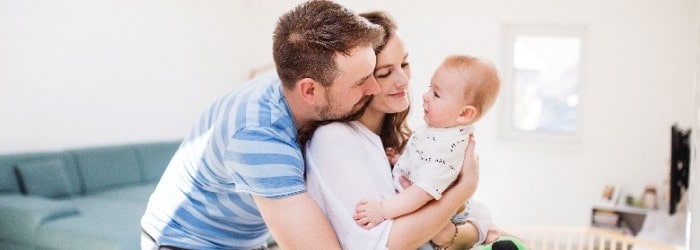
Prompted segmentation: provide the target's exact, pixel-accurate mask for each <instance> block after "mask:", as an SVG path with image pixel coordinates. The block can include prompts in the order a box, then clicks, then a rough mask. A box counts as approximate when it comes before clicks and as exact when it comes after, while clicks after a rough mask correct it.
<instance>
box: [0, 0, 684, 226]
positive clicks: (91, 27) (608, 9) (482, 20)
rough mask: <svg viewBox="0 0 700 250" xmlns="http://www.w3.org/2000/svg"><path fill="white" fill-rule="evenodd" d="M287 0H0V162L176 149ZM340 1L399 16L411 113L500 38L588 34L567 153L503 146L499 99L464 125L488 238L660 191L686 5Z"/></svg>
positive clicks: (678, 83)
mask: <svg viewBox="0 0 700 250" xmlns="http://www.w3.org/2000/svg"><path fill="white" fill-rule="evenodd" d="M298 2H300V1H290V2H279V1H274V2H273V1H252V0H238V1H223V0H222V1H207V2H201V3H200V2H198V1H184V0H179V1H133V0H132V1H87V0H84V1H81V0H70V1H60V2H59V1H38V0H30V1H11V0H0V117H2V120H1V121H0V152H18V151H29V150H49V149H56V148H69V147H78V146H88V145H98V144H112V143H124V142H134V141H149V140H162V139H174V138H180V137H182V136H183V135H184V134H186V133H187V132H188V131H189V128H190V127H191V126H192V124H193V123H194V121H195V120H196V119H197V118H198V116H199V114H200V112H201V111H203V110H204V109H205V107H206V106H207V105H209V103H211V102H212V101H214V99H216V98H217V97H219V96H221V95H223V94H224V93H225V92H226V91H228V90H229V89H233V88H235V87H236V86H237V85H238V84H240V83H242V82H243V80H244V79H245V78H246V77H247V74H248V72H249V70H251V69H253V68H255V67H259V66H261V65H265V64H266V63H269V62H270V61H271V52H270V48H271V34H272V30H273V27H274V24H275V22H276V18H277V17H278V16H279V15H280V14H281V13H283V12H284V11H286V10H288V9H290V8H291V7H292V6H294V5H295V4H296V3H298ZM340 2H341V3H342V4H345V5H346V6H348V7H350V8H351V9H354V10H357V11H366V10H374V9H387V10H389V11H390V12H391V13H392V14H393V15H394V17H395V18H396V19H397V21H398V23H399V26H400V32H401V34H402V35H403V36H404V38H405V40H406V42H407V43H408V46H409V49H410V59H411V63H412V65H413V66H412V67H413V83H412V84H413V86H412V91H413V94H414V95H415V96H416V97H415V98H414V103H419V102H420V99H419V98H417V96H418V95H419V94H420V93H422V92H423V91H424V90H425V88H426V86H425V85H426V84H425V83H426V82H427V81H428V80H429V78H430V75H431V74H432V71H433V69H434V68H435V67H436V66H437V64H438V63H439V62H440V61H441V59H442V58H443V57H444V56H445V55H446V54H448V53H470V54H473V55H477V56H483V57H487V58H490V59H492V60H493V61H494V62H495V63H496V64H498V65H499V66H500V67H501V68H503V65H502V63H503V60H502V59H503V56H504V54H503V51H502V48H503V47H504V45H503V44H502V36H503V34H502V29H501V28H502V27H503V26H504V25H507V24H531V25H584V26H586V27H587V29H588V51H587V52H586V56H587V58H588V63H587V65H585V68H586V71H585V73H586V82H585V83H584V84H585V85H584V89H583V92H584V96H583V100H582V103H583V112H584V113H583V119H584V120H583V127H582V128H581V129H582V132H583V140H582V142H581V143H580V145H578V146H573V147H571V146H569V147H561V146H560V145H553V144H548V143H542V142H533V141H529V142H517V141H511V140H508V139H505V138H503V137H502V136H500V135H499V132H498V129H497V127H498V122H499V121H500V120H499V117H498V116H499V112H501V109H502V107H501V106H502V105H501V103H503V101H502V100H501V101H499V102H498V103H497V105H496V107H495V108H494V109H493V110H492V111H491V113H489V115H488V116H487V117H486V118H485V119H484V120H482V121H481V122H480V124H478V145H479V146H478V151H479V152H480V156H481V182H480V187H479V190H478V191H477V195H476V196H477V198H478V199H480V200H482V201H485V202H486V203H487V204H488V206H489V207H490V208H491V209H492V212H493V216H494V220H495V222H496V223H498V224H500V225H571V226H585V225H587V224H588V221H589V218H590V217H589V216H590V210H589V209H590V205H591V204H592V203H594V202H596V201H597V199H598V197H599V195H600V193H601V191H602V188H603V185H605V184H608V183H613V184H620V185H621V186H622V188H623V190H626V191H628V192H631V193H633V194H635V195H636V194H641V192H642V189H643V186H644V185H646V184H660V183H661V182H662V181H663V179H664V178H665V176H666V175H667V172H668V171H667V168H668V162H669V155H670V152H669V151H670V146H669V142H670V138H669V134H670V132H669V130H670V126H671V124H673V123H674V122H678V123H679V124H680V125H681V126H685V127H688V126H690V125H691V122H692V113H693V102H692V100H693V99H692V98H693V94H692V93H693V90H694V89H693V84H694V70H695V67H696V64H695V63H696V62H695V61H696V57H695V53H694V50H695V49H696V40H695V39H696V34H695V33H696V31H697V30H696V28H697V26H696V25H695V19H696V2H695V1H694V0H677V1H663V0H640V1H633V2H630V1H621V0H612V1H603V0H597V1H584V0H570V1H565V2H562V1H555V0H532V1H506V0H497V1H442V2H441V4H437V3H435V2H428V1H415V2H410V3H405V2H401V1H398V0H385V1H340ZM506 84H507V83H506ZM419 122H420V117H419V116H418V115H413V116H412V117H411V123H412V124H414V125H415V124H417V123H419Z"/></svg>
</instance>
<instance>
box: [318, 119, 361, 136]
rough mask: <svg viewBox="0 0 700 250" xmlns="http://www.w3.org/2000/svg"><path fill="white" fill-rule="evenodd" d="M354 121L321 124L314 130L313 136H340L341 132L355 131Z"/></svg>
mask: <svg viewBox="0 0 700 250" xmlns="http://www.w3.org/2000/svg"><path fill="white" fill-rule="evenodd" d="M352 123H353V122H331V123H328V124H324V125H323V126H320V127H318V128H317V129H316V131H314V135H313V137H316V136H324V135H330V136H336V137H337V136H338V135H339V134H348V133H354V132H353V131H354V130H355V129H354V128H353V125H352Z"/></svg>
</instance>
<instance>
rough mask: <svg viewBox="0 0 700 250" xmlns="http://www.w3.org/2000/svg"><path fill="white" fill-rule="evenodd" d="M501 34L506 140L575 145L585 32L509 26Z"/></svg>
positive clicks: (557, 28) (579, 114) (577, 136)
mask: <svg viewBox="0 0 700 250" xmlns="http://www.w3.org/2000/svg"><path fill="white" fill-rule="evenodd" d="M505 34H506V39H505V40H506V43H505V44H506V45H507V48H506V50H505V51H506V53H505V54H506V60H505V62H506V67H504V68H503V71H504V72H503V75H504V84H503V86H504V91H503V92H504V95H503V99H504V100H505V102H504V104H505V119H503V124H502V125H503V126H502V127H504V128H505V134H506V136H507V137H510V138H515V137H519V138H523V137H525V138H527V139H533V138H534V139H542V140H550V141H552V140H553V141H559V142H572V143H576V142H578V141H579V135H580V134H581V119H582V116H581V103H582V99H583V98H582V92H581V89H582V88H581V86H582V84H583V81H582V78H583V77H582V76H583V70H582V65H583V62H584V60H583V59H584V48H585V40H584V34H585V29H584V28H582V27H556V28H547V27H540V28H533V27H517V26H509V27H506V28H505Z"/></svg>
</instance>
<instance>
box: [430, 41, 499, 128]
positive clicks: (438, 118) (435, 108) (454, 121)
mask: <svg viewBox="0 0 700 250" xmlns="http://www.w3.org/2000/svg"><path fill="white" fill-rule="evenodd" d="M500 85H501V80H500V79H499V77H498V72H497V71H496V67H495V66H494V65H493V64H492V63H491V62H489V61H487V60H485V59H481V58H476V57H473V56H468V55H451V56H448V57H447V58H445V60H444V61H443V62H442V64H441V65H440V67H438V68H437V70H435V73H434V74H433V78H432V79H430V89H429V90H428V92H426V93H425V94H423V109H424V112H425V114H424V119H425V122H426V123H427V124H428V126H429V127H433V128H448V127H454V126H458V125H470V124H473V123H474V122H476V121H478V120H479V119H480V118H481V117H483V115H484V114H485V113H486V112H487V111H488V110H489V109H490V108H491V106H493V103H494V102H495V101H496V97H497V96H498V90H499V88H500Z"/></svg>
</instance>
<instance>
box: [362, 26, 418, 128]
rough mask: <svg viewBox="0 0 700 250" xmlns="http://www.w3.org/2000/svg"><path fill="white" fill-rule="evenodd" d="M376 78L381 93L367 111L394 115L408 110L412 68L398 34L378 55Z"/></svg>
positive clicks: (375, 69) (375, 97) (390, 39)
mask: <svg viewBox="0 0 700 250" xmlns="http://www.w3.org/2000/svg"><path fill="white" fill-rule="evenodd" d="M374 78H375V79H377V83H379V88H380V89H381V91H380V92H379V94H376V95H375V96H374V98H373V99H372V102H371V103H370V105H369V107H368V108H367V111H373V112H379V113H385V114H392V113H398V112H401V111H404V110H406V109H407V108H408V105H409V99H408V82H409V80H410V79H411V67H410V66H409V64H408V52H406V48H405V47H404V44H403V41H402V40H401V38H400V37H399V35H398V34H394V35H393V36H392V37H391V38H389V40H388V41H387V43H386V45H385V46H384V49H383V50H382V51H381V52H379V54H377V66H376V67H375V68H374Z"/></svg>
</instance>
